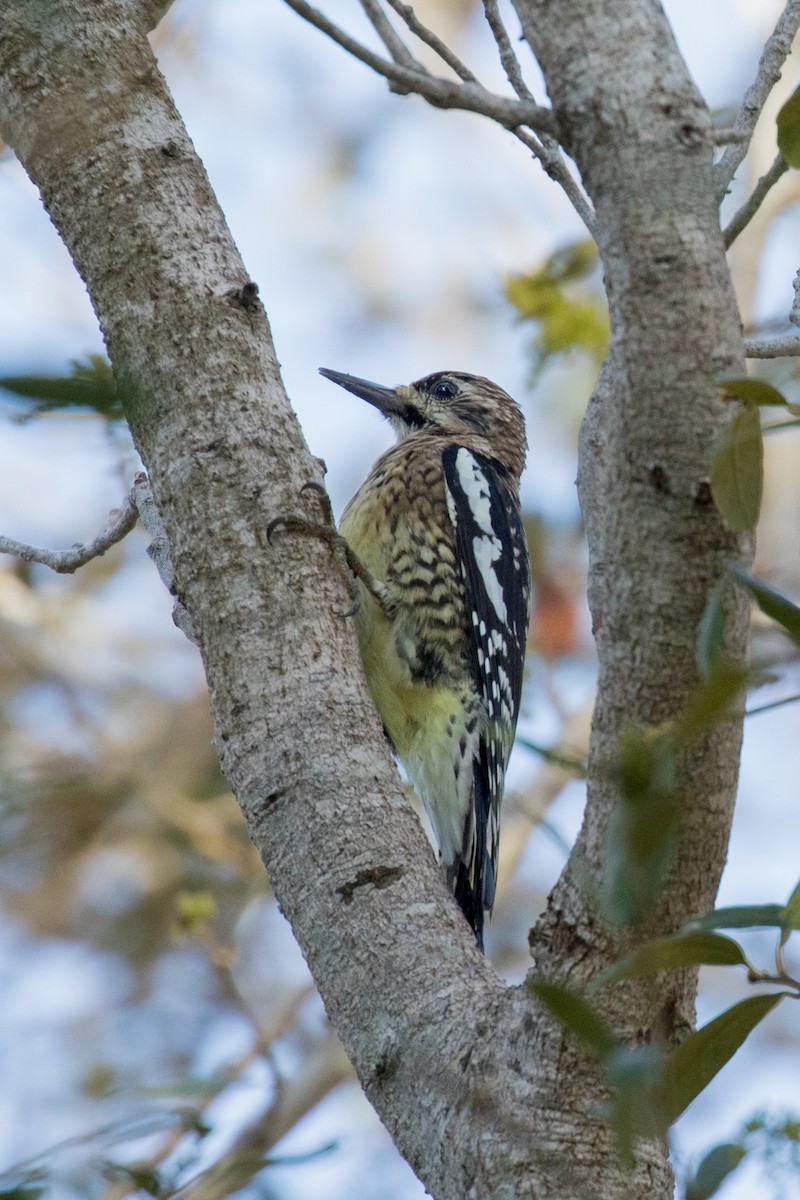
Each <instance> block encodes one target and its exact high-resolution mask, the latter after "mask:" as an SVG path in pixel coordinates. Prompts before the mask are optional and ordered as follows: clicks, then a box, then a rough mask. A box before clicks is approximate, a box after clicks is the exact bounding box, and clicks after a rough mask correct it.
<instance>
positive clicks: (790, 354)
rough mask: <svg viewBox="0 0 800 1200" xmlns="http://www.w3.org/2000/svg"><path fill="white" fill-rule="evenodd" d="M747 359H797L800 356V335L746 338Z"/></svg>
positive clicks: (788, 334) (789, 334)
mask: <svg viewBox="0 0 800 1200" xmlns="http://www.w3.org/2000/svg"><path fill="white" fill-rule="evenodd" d="M744 353H745V358H796V357H797V356H798V355H800V333H787V334H784V336H783V337H776V338H745V339H744Z"/></svg>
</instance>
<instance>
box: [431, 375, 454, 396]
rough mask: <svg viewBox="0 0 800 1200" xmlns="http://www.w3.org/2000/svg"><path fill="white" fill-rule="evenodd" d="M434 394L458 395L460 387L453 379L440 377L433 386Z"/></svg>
mask: <svg viewBox="0 0 800 1200" xmlns="http://www.w3.org/2000/svg"><path fill="white" fill-rule="evenodd" d="M433 394H434V396H442V397H445V396H457V395H458V388H457V387H456V385H455V384H454V383H453V381H452V380H451V379H440V380H439V382H438V383H437V384H434V387H433Z"/></svg>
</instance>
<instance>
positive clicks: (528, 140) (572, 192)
mask: <svg viewBox="0 0 800 1200" xmlns="http://www.w3.org/2000/svg"><path fill="white" fill-rule="evenodd" d="M511 132H512V133H513V134H514V137H516V138H517V139H518V140H519V141H520V142H522V144H523V146H527V147H528V149H529V150H530V151H531V153H532V154H533V156H534V157H535V158H537V159H538V160H539V162H540V163H541V164H542V168H543V169H544V171H545V172H546V173H547V174H548V175H549V176H550V178H551V179H552V180H553V182H554V183H557V184H558V185H559V187H561V188H562V190H563V191H564V193H565V194H566V197H567V199H568V200H569V201H570V203H571V204H572V207H573V208H574V209H575V211H576V213H577V214H578V216H579V217H580V219H581V220H582V221H583V223H584V225H585V226H586V229H587V231H588V233H589V234H590V235H591V236H592V237H594V236H595V218H594V209H593V208H592V206H591V204H590V203H589V201H588V199H587V198H586V195H585V193H584V192H583V190H582V188H581V187H580V185H579V184H578V183H577V181H576V180H575V178H574V176H573V175H572V174H571V172H570V169H569V167H568V166H567V164H566V162H565V161H564V156H563V154H562V153H561V150H560V147H559V144H558V142H557V141H556V139H555V138H554V137H551V136H550V135H549V134H547V133H543V134H542V136H541V138H538V137H536V135H535V134H533V133H528V132H527V130H525V129H519V128H517V129H512V130H511Z"/></svg>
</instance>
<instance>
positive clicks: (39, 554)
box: [0, 486, 139, 575]
mask: <svg viewBox="0 0 800 1200" xmlns="http://www.w3.org/2000/svg"><path fill="white" fill-rule="evenodd" d="M138 519H139V512H138V508H137V505H136V488H135V486H134V487H133V488H132V489H131V492H130V495H129V496H128V498H127V500H126V501H125V503H124V504H123V505H122V507H121V508H115V509H112V511H111V513H110V514H109V518H108V520H107V522H106V524H105V525H104V526H103V528H102V529H101V530H100V532H99V533H98V535H97V537H95V538H93V539H92V541H91V542H85V543H76V545H74V546H72V547H71V548H70V549H69V550H48V549H46V548H45V547H44V546H29V545H27V544H26V543H25V542H17V541H15V540H14V538H9V537H0V554H11V555H13V557H14V558H19V559H21V560H22V562H29V563H41V564H42V565H43V566H45V567H49V568H50V570H51V571H57V572H58V573H59V574H60V575H72V574H73V572H75V571H77V570H78V568H79V567H85V566H86V564H87V563H88V562H91V561H92V559H93V558H100V556H101V555H103V554H105V552H106V550H110V549H111V547H112V546H115V545H116V544H117V542H121V541H122V539H123V538H124V537H126V536H127V534H129V533H130V531H131V530H132V529H133V527H134V525H135V524H136V522H137V521H138Z"/></svg>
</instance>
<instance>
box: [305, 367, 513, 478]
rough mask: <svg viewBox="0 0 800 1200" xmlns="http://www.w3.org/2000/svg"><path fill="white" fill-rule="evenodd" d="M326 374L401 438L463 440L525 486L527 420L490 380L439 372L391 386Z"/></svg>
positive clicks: (462, 441)
mask: <svg viewBox="0 0 800 1200" xmlns="http://www.w3.org/2000/svg"><path fill="white" fill-rule="evenodd" d="M320 374H321V375H324V376H325V378H326V379H331V380H332V381H333V382H334V383H338V384H339V386H340V387H343V388H346V389H347V391H348V392H352V393H353V395H355V396H360V397H361V399H362V400H366V401H367V403H369V404H372V405H373V406H374V407H375V408H377V409H378V411H379V412H381V413H383V415H384V416H385V417H386V418H387V419H388V420H389V421H390V422H391V424H392V427H393V428H394V431H395V433H396V434H397V436H398V438H400V439H402V438H407V437H414V436H415V435H416V434H420V433H425V434H433V435H439V436H441V437H443V438H447V439H448V440H449V441H454V442H458V443H459V444H460V445H464V446H468V447H469V448H470V449H472V450H476V451H478V453H480V454H484V455H485V456H486V457H487V458H491V459H494V461H495V462H497V463H499V464H500V466H501V467H502V468H503V470H504V472H506V473H507V474H508V475H509V476H510V478H511V479H512V480H513V481H514V482H515V483H519V477H520V475H521V474H522V468H523V467H524V466H525V452H526V450H527V442H526V439H525V422H524V420H523V417H522V413H521V412H520V410H519V407H518V405H517V404H516V402H515V401H514V400H512V399H511V397H510V396H509V395H508V393H507V392H504V391H503V389H502V388H501V387H498V386H497V384H496V383H492V382H491V380H490V379H485V378H484V377H483V376H482V375H468V374H466V373H465V372H464V371H437V372H436V373H435V374H434V375H426V376H425V378H424V379H418V380H417V381H416V383H410V384H407V385H406V384H403V385H401V386H399V387H395V388H390V387H384V386H383V385H381V384H379V383H371V382H370V381H369V380H368V379H358V378H357V377H356V376H355V375H345V374H344V373H343V372H342V371H329V370H328V369H327V368H326V367H321V368H320Z"/></svg>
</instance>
